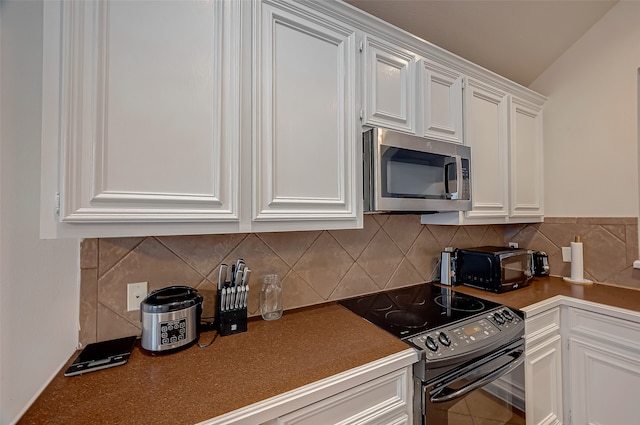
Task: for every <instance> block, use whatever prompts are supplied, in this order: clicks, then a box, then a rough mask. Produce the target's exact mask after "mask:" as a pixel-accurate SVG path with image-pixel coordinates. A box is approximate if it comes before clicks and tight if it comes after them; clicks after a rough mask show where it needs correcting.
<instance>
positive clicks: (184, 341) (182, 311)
mask: <svg viewBox="0 0 640 425" xmlns="http://www.w3.org/2000/svg"><path fill="white" fill-rule="evenodd" d="M201 316H202V295H200V294H198V291H197V290H196V289H194V288H190V287H188V286H169V287H167V288H162V289H157V290H155V291H152V292H150V293H149V294H148V295H147V296H146V297H145V299H144V300H142V302H141V303H140V321H141V322H142V339H141V345H142V348H144V349H145V350H147V351H151V352H166V351H170V350H178V349H181V348H186V347H187V346H189V345H190V344H191V343H193V342H194V341H196V340H197V339H198V325H199V324H200V317H201Z"/></svg>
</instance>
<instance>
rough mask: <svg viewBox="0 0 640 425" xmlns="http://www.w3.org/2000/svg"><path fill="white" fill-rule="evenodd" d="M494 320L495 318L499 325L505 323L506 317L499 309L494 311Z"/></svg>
mask: <svg viewBox="0 0 640 425" xmlns="http://www.w3.org/2000/svg"><path fill="white" fill-rule="evenodd" d="M493 320H495V321H496V323H497V324H499V325H504V317H503V316H502V314H500V313H498V312H497V311H496V312H495V313H493Z"/></svg>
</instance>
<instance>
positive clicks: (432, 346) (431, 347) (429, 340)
mask: <svg viewBox="0 0 640 425" xmlns="http://www.w3.org/2000/svg"><path fill="white" fill-rule="evenodd" d="M425 344H426V345H427V348H428V349H429V350H431V351H438V344H437V343H436V342H435V341H434V340H433V338H431V336H428V337H427V340H426V341H425Z"/></svg>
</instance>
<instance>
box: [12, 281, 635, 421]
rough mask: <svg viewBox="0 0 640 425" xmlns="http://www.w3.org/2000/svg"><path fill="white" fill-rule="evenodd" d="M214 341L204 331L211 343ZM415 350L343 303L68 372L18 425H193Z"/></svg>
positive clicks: (604, 289)
mask: <svg viewBox="0 0 640 425" xmlns="http://www.w3.org/2000/svg"><path fill="white" fill-rule="evenodd" d="M455 290H456V291H459V292H463V293H467V294H471V295H475V296H477V297H480V298H484V299H488V300H491V301H495V302H498V303H501V304H504V305H507V306H509V307H513V308H517V309H523V308H526V307H529V306H531V305H534V304H536V303H538V302H541V301H545V300H548V299H550V298H553V297H555V296H558V295H562V296H567V297H571V298H574V299H579V300H585V301H592V302H597V303H600V304H604V305H607V306H611V307H618V308H623V309H628V310H630V311H633V312H640V291H639V290H633V289H626V288H620V287H615V286H610V285H604V284H593V285H587V286H584V285H575V284H570V283H567V282H565V281H564V280H562V278H558V277H548V278H536V279H535V280H534V281H533V282H532V283H531V284H530V285H529V286H528V287H525V288H520V289H517V290H515V291H511V292H506V293H504V294H494V293H491V292H486V291H481V290H478V289H474V288H469V287H466V286H456V287H455ZM212 336H213V333H212V332H208V333H203V334H202V336H201V340H202V343H206V342H208V340H209V338H211V337H212ZM407 348H408V346H407V345H406V344H405V343H403V342H402V341H400V340H398V339H396V338H395V337H393V336H391V335H390V334H388V333H386V332H384V331H382V330H380V329H378V328H377V327H375V326H374V325H372V324H370V323H368V322H366V321H364V320H362V319H361V318H360V317H358V316H356V315H354V314H353V313H351V312H350V311H348V310H346V309H344V308H342V307H341V306H339V305H337V304H333V303H330V304H326V305H321V306H316V307H310V308H306V309H300V310H295V311H287V312H285V314H284V315H283V316H282V318H281V319H279V320H276V321H271V322H267V321H263V320H261V319H253V320H250V322H249V331H248V332H245V333H241V334H236V335H231V336H226V337H218V338H217V339H216V340H215V342H214V343H213V344H212V345H211V346H210V347H208V348H204V349H200V348H198V347H196V346H192V347H190V348H188V349H186V350H183V351H180V352H178V353H174V354H169V355H162V356H151V355H149V354H146V353H145V352H143V351H142V350H141V349H140V348H139V347H136V348H135V349H134V351H133V353H132V355H131V358H130V359H129V362H128V363H127V364H126V365H124V366H121V367H115V368H112V369H107V370H103V371H98V372H92V373H88V374H85V375H80V376H75V377H64V376H63V371H64V369H66V365H65V367H64V368H63V369H62V370H61V371H59V373H58V375H57V376H56V377H55V378H54V379H53V381H52V382H51V383H50V384H49V385H48V386H47V388H46V389H45V390H44V391H43V393H42V394H41V395H40V397H39V398H38V399H37V400H36V401H35V403H34V404H33V405H32V406H31V407H30V408H29V410H28V411H27V412H26V413H25V415H24V416H23V417H22V419H21V420H20V421H19V422H18V423H19V424H71V423H73V424H84V423H91V424H103V423H104V424H107V423H108V424H129V423H132V418H136V419H135V420H133V422H136V423H145V422H148V423H154V424H158V425H161V424H171V425H174V424H193V423H197V422H201V421H204V420H207V419H210V418H213V417H216V416H219V415H222V414H224V413H228V412H231V411H233V410H236V409H239V408H242V407H244V406H248V405H250V404H253V403H256V402H259V401H262V400H265V399H268V398H270V397H273V396H277V395H279V394H282V393H285V392H287V391H290V390H293V389H296V388H299V387H301V386H304V385H307V384H310V383H313V382H315V381H318V380H322V379H324V378H328V377H330V376H333V375H335V374H338V373H341V372H345V371H347V370H349V369H353V368H355V367H359V366H362V365H364V364H367V363H370V362H372V361H375V360H378V359H382V358H384V357H386V356H389V355H392V354H396V353H399V352H401V351H404V350H406V349H407ZM73 358H75V355H74V356H73V357H72V358H71V359H70V360H69V362H68V363H70V362H71V361H72V360H73Z"/></svg>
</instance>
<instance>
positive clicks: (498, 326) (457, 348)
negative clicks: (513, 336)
mask: <svg viewBox="0 0 640 425" xmlns="http://www.w3.org/2000/svg"><path fill="white" fill-rule="evenodd" d="M523 326H524V322H523V321H522V319H521V318H520V317H519V316H517V315H516V314H515V313H513V312H512V311H511V310H509V309H508V308H507V307H500V308H497V309H495V310H492V311H489V312H486V313H484V314H482V315H480V316H476V317H474V318H470V319H467V320H463V321H461V322H457V323H453V324H450V325H447V326H443V327H441V328H438V329H434V330H432V331H428V332H424V333H422V334H420V335H416V336H414V337H413V338H411V339H409V341H410V342H411V343H413V344H414V345H415V346H417V347H418V348H420V349H422V350H423V351H424V353H425V356H426V359H427V361H429V360H438V359H441V358H448V357H454V356H458V355H462V354H465V353H467V352H471V351H474V350H476V349H477V348H478V346H482V345H487V344H488V343H490V341H491V340H492V339H494V338H500V337H501V335H500V334H501V333H503V332H508V331H509V330H512V329H515V328H522V327H523Z"/></svg>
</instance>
